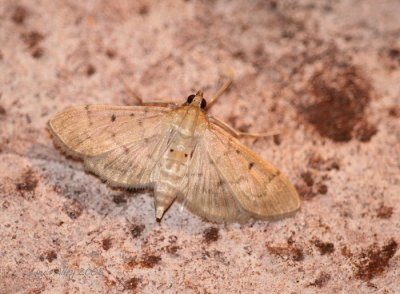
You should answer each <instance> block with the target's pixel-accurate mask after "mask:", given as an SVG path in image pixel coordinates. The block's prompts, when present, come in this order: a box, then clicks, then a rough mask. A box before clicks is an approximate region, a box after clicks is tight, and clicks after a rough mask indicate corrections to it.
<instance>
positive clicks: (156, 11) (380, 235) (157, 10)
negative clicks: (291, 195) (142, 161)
mask: <svg viewBox="0 0 400 294" xmlns="http://www.w3.org/2000/svg"><path fill="white" fill-rule="evenodd" d="M399 15H400V2H399V1H395V0H392V1H390V0H384V1H372V0H369V1H358V0H348V1H305V0H304V1H303V0H302V1H291V0H284V1H172V0H171V1H122V0H116V1H105V0H103V1H101V0H97V1H96V0H88V1H75V0H67V1H61V0H37V1H28V0H18V1H15V0H0V239H1V242H0V293H16V292H21V293H91V292H92V293H119V292H121V291H126V292H137V293H162V292H163V293H267V292H268V293H349V292H351V293H400V283H399V280H400V250H399V249H398V247H399V243H400V234H399V232H400V209H399V204H398V203H399V200H400V156H399V153H400V106H399V105H400V41H399V40H400V18H399ZM231 71H232V72H233V73H234V84H233V86H232V87H231V89H230V91H229V92H228V93H227V94H226V95H225V96H223V98H221V100H220V101H219V102H218V103H217V104H216V105H215V106H214V107H213V108H212V110H211V113H212V114H213V115H217V116H218V117H220V118H222V119H223V120H225V121H227V122H228V123H229V124H231V125H232V126H234V127H236V128H237V129H240V130H244V131H253V132H262V131H268V130H271V129H279V130H281V134H280V135H279V136H276V137H274V138H266V139H258V140H251V139H247V140H243V142H244V143H245V144H247V145H248V146H250V147H251V148H253V149H254V150H255V151H257V152H258V153H259V154H260V155H261V156H262V157H264V158H265V159H267V160H269V161H270V162H271V163H273V164H274V165H276V166H277V167H279V168H280V169H281V170H282V171H283V172H285V173H286V174H287V175H288V176H289V178H290V179H291V180H292V181H293V183H294V184H295V185H296V187H297V188H298V190H299V193H300V194H301V196H302V199H303V206H302V209H301V211H299V212H298V213H297V214H296V215H295V216H294V217H292V218H287V219H284V220H281V221H276V222H262V221H256V222H252V223H248V224H242V225H239V224H229V225H215V224H212V223H207V222H204V221H202V220H201V219H199V218H197V217H196V216H194V215H192V214H190V213H189V212H187V211H185V210H184V209H183V210H182V209H181V207H180V206H179V205H178V204H175V205H174V206H173V207H172V208H171V209H170V210H169V211H168V213H167V214H166V216H165V218H164V219H163V221H162V222H161V223H157V222H156V221H155V217H154V207H153V202H152V198H151V196H150V193H149V192H146V193H137V192H127V191H124V190H118V189H112V188H110V187H108V186H107V185H105V184H104V183H102V182H101V181H100V180H99V179H98V178H96V177H94V176H93V175H91V174H88V173H86V172H85V171H84V168H83V165H82V163H80V162H77V161H73V160H71V159H68V158H66V157H65V156H64V155H63V154H62V153H60V152H59V151H58V150H57V149H56V148H55V147H54V146H53V143H52V141H51V139H50V137H49V135H48V133H47V131H46V122H47V121H48V119H49V118H50V117H51V116H52V115H54V113H55V112H57V111H59V110H62V109H63V108H64V107H67V106H71V105H78V104H87V103H106V104H119V105H133V104H135V103H136V100H135V99H134V98H133V97H131V96H130V95H129V93H128V92H127V91H126V88H125V86H124V82H123V81H125V82H126V83H128V84H129V85H130V87H131V88H132V89H134V90H135V91H137V92H138V93H139V94H140V95H141V96H142V97H144V99H145V100H161V99H168V97H170V98H169V99H168V100H173V101H176V102H179V103H180V102H183V101H184V100H185V97H187V96H188V95H189V94H191V93H192V92H193V91H194V90H197V89H199V88H202V89H203V90H204V91H205V93H206V95H207V96H210V95H212V94H213V93H214V92H215V91H216V89H217V88H218V87H219V85H221V84H222V83H223V82H224V81H225V79H226V76H227V74H228V73H229V72H231Z"/></svg>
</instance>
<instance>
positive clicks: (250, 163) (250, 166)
mask: <svg viewBox="0 0 400 294" xmlns="http://www.w3.org/2000/svg"><path fill="white" fill-rule="evenodd" d="M253 166H254V162H249V170H251V169H252V168H253Z"/></svg>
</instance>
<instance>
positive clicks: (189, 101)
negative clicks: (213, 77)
mask: <svg viewBox="0 0 400 294" xmlns="http://www.w3.org/2000/svg"><path fill="white" fill-rule="evenodd" d="M194 97H196V95H190V96H189V97H187V101H186V102H187V103H188V104H190V103H192V102H193V99H194Z"/></svg>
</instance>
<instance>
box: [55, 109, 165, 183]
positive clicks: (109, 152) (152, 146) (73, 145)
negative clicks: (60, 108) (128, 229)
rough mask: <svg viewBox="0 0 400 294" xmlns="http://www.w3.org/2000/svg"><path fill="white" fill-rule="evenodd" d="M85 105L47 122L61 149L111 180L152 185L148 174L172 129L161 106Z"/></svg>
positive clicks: (150, 172) (153, 167)
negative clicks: (144, 108) (81, 159)
mask: <svg viewBox="0 0 400 294" xmlns="http://www.w3.org/2000/svg"><path fill="white" fill-rule="evenodd" d="M89 109H90V111H87V109H86V107H77V108H70V109H67V110H66V111H64V112H62V113H60V114H58V115H56V117H55V118H54V119H53V120H51V121H50V122H49V128H50V131H51V132H52V133H53V134H54V136H55V137H56V139H58V141H59V142H61V144H62V145H63V146H62V147H63V148H64V150H66V151H67V152H68V151H70V153H72V154H73V155H76V156H78V157H81V158H83V159H84V161H85V165H86V167H87V168H88V169H89V170H90V171H92V172H93V173H95V174H97V175H99V176H100V177H101V178H102V179H105V180H107V181H109V182H110V183H111V184H114V185H119V186H126V187H138V186H149V185H151V178H150V177H151V174H152V172H154V169H155V167H156V164H157V161H158V160H159V159H160V157H161V155H160V154H161V152H162V151H163V150H165V148H166V145H167V144H166V141H167V140H168V138H166V136H168V134H169V133H170V132H169V131H168V130H169V124H168V122H169V120H170V117H169V116H168V113H167V112H166V111H165V109H164V108H161V109H160V108H157V107H154V108H153V107H148V108H147V109H146V111H144V110H143V109H142V108H141V107H114V106H90V108H89ZM153 110H154V111H153ZM132 113H134V116H132V115H131V114H132ZM88 117H89V118H88ZM89 121H90V123H88V122H89Z"/></svg>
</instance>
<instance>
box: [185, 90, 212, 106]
mask: <svg viewBox="0 0 400 294" xmlns="http://www.w3.org/2000/svg"><path fill="white" fill-rule="evenodd" d="M186 104H187V105H192V106H196V107H199V108H201V109H206V106H207V101H206V99H204V98H203V91H198V92H197V93H196V94H192V95H190V96H189V97H187V100H186Z"/></svg>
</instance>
